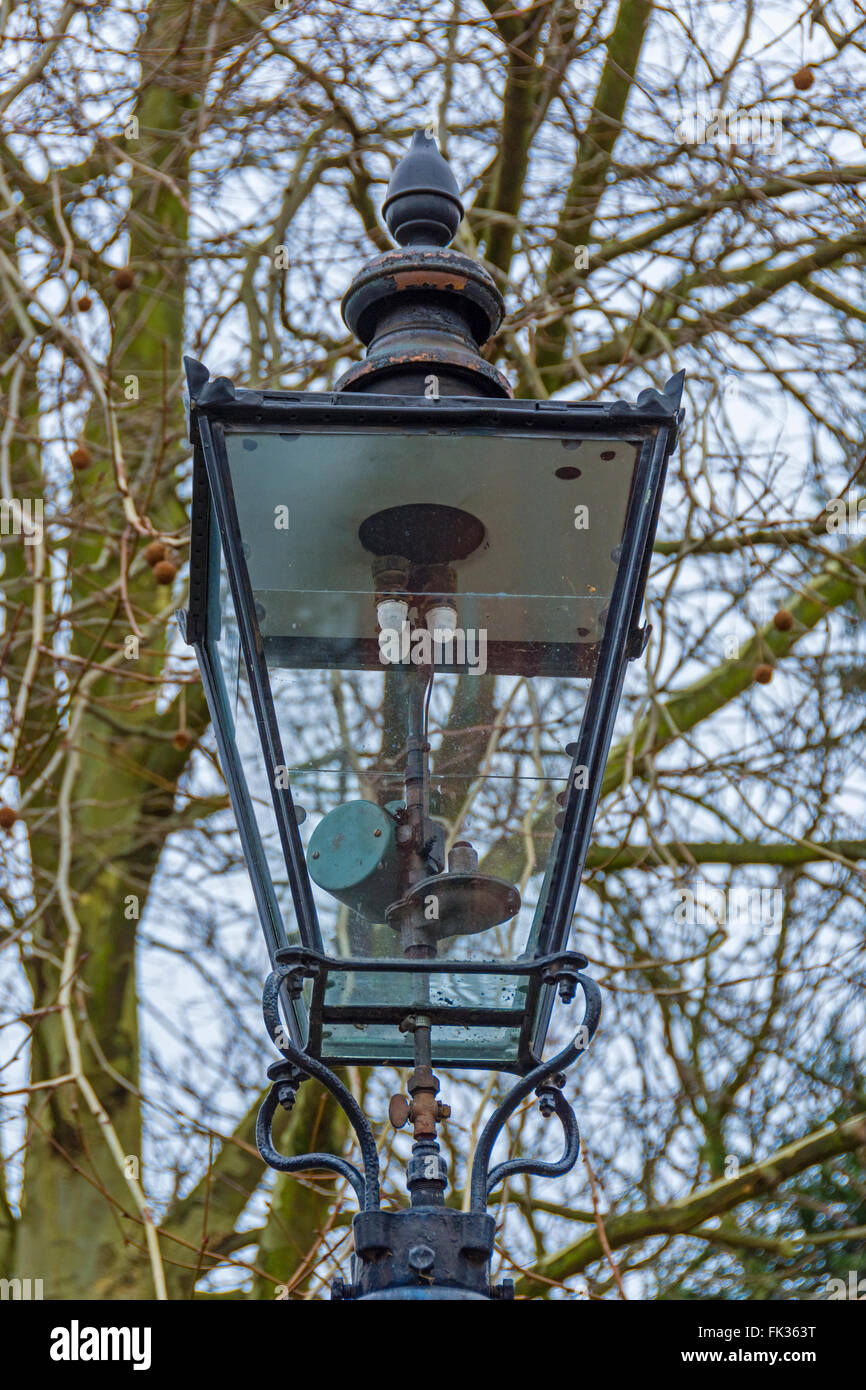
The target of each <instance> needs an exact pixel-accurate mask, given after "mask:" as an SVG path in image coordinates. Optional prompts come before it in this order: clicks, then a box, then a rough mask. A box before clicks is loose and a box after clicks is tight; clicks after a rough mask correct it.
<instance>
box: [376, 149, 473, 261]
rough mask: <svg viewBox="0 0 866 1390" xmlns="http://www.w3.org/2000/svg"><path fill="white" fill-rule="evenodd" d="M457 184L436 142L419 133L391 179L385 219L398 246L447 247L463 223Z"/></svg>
mask: <svg viewBox="0 0 866 1390" xmlns="http://www.w3.org/2000/svg"><path fill="white" fill-rule="evenodd" d="M459 193H460V190H459V188H458V186H457V180H456V179H455V177H454V175H453V173H452V172H451V166H450V165H449V164H448V162H447V160H445V159H443V157H442V155H441V154H440V153H439V147H438V145H437V144H436V141H435V140H433V139H431V138H430V137H429V136H428V135H427V134H426V132H425V131H424V130H416V131H415V134H414V135H413V137H412V144H411V146H410V148H409V152H408V154H406V155H404V156H403V158H402V159H401V160H400V163H399V164H398V165H397V167H396V169H395V170H394V172H393V174H392V175H391V182H390V183H389V184H388V194H387V197H386V198H385V202H384V203H383V205H382V215H383V217H384V218H385V221H386V223H387V224H388V230H389V232H390V233H391V235H392V237H393V238H394V240H395V241H396V242H397V244H398V245H399V246H447V245H448V243H449V242H450V241H451V239H452V237H453V236H454V233H455V232H456V231H457V228H458V227H459V226H460V219H461V218H462V216H463V204H462V203H461V201H460V196H459Z"/></svg>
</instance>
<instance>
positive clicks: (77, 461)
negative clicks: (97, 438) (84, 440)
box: [69, 444, 93, 469]
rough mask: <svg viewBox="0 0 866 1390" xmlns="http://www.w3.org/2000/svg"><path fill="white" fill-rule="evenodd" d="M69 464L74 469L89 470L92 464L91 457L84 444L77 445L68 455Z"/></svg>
mask: <svg viewBox="0 0 866 1390" xmlns="http://www.w3.org/2000/svg"><path fill="white" fill-rule="evenodd" d="M69 462H70V463H71V464H72V467H73V468H75V469H82V468H89V467H90V465H91V464H92V462H93V455H92V454H91V452H90V450H89V449H88V447H87V445H86V444H79V445H78V447H77V449H73V450H72V453H71V454H70V455H69Z"/></svg>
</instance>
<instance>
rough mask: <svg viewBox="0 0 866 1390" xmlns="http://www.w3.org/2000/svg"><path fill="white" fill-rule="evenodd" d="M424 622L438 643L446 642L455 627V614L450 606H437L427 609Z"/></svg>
mask: <svg viewBox="0 0 866 1390" xmlns="http://www.w3.org/2000/svg"><path fill="white" fill-rule="evenodd" d="M425 622H426V624H427V631H428V632H432V634H433V636H434V637H435V639H436V640H437V641H438V642H446V641H447V640H448V638H449V637H450V636H451V634H452V632H453V631H454V629H455V628H456V626H457V613H456V611H455V609H453V608H452V607H451V606H450V604H442V605H441V606H439V605H437V606H436V607H435V608H428V609H427V613H426V615H425Z"/></svg>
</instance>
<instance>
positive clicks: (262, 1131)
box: [256, 974, 379, 1211]
mask: <svg viewBox="0 0 866 1390" xmlns="http://www.w3.org/2000/svg"><path fill="white" fill-rule="evenodd" d="M279 989H280V976H279V975H278V974H271V975H269V976H268V978H267V980H266V981H265V988H264V991H263V993H262V1014H263V1015H264V1020H265V1027H266V1028H267V1030H268V1034H269V1036H270V1037H271V1039H272V1041H273V1043H274V1045H275V1046H276V1047H278V1048H279V1050H280V1052H281V1053H282V1054H283V1057H284V1058H285V1059H286V1062H287V1063H288V1064H289V1066H290V1067H292V1068H294V1071H295V1072H296V1073H300V1074H301V1075H302V1076H303V1077H308V1076H313V1077H315V1079H316V1080H317V1081H320V1082H321V1083H322V1085H323V1086H324V1087H325V1088H326V1089H327V1090H328V1091H330V1093H331V1095H332V1096H333V1097H334V1099H335V1100H336V1102H337V1104H338V1105H339V1106H340V1108H341V1109H342V1110H343V1111H344V1113H345V1115H346V1117H347V1119H348V1121H349V1124H350V1125H351V1126H352V1128H353V1130H354V1131H355V1134H356V1135H357V1138H358V1144H359V1146H360V1149H361V1158H362V1160H363V1164H364V1171H363V1174H362V1173H361V1172H360V1170H359V1169H358V1168H356V1167H355V1165H354V1163H350V1162H349V1161H348V1159H345V1158H337V1157H336V1156H334V1155H333V1154H318V1153H317V1154H301V1155H299V1156H298V1157H297V1158H287V1157H285V1156H284V1155H283V1154H281V1153H279V1151H278V1150H277V1149H275V1148H274V1144H273V1141H272V1139H271V1122H272V1121H273V1118H274V1115H275V1113H276V1109H277V1106H278V1105H279V1104H280V1091H281V1089H282V1087H284V1086H285V1085H286V1084H287V1082H286V1078H285V1077H277V1078H276V1079H275V1081H274V1084H273V1086H272V1087H271V1089H270V1091H269V1092H268V1094H267V1096H266V1097H265V1100H264V1102H263V1103H262V1107H261V1109H260V1110H259V1113H258V1117H257V1119H256V1144H257V1145H258V1150H259V1153H260V1154H261V1156H262V1158H263V1159H264V1160H265V1163H267V1164H269V1166H270V1167H271V1168H276V1169H277V1170H278V1171H279V1172H281V1173H300V1172H306V1171H309V1170H310V1169H312V1168H326V1169H329V1170H330V1171H331V1172H333V1173H339V1174H340V1176H341V1177H344V1178H346V1179H347V1181H348V1182H350V1183H351V1184H352V1187H353V1188H354V1190H355V1193H356V1194H357V1197H358V1202H359V1203H360V1206H361V1210H362V1211H378V1209H379V1154H378V1150H377V1148H376V1140H375V1137H374V1135H373V1130H372V1129H371V1127H370V1122H369V1120H368V1119H367V1117H366V1115H365V1114H364V1112H363V1110H362V1109H361V1107H360V1105H359V1104H358V1102H357V1101H356V1100H355V1097H354V1096H353V1095H352V1093H351V1091H350V1090H348V1088H347V1087H346V1086H344V1085H343V1083H342V1081H341V1080H340V1078H339V1077H338V1076H335V1075H334V1073H333V1072H332V1071H330V1070H329V1069H328V1068H327V1067H326V1066H325V1065H324V1063H323V1062H319V1061H317V1059H316V1058H315V1057H309V1056H307V1054H306V1052H302V1051H301V1049H300V1048H299V1047H295V1045H294V1043H293V1042H292V1041H291V1039H290V1038H288V1037H287V1036H286V1031H285V1029H284V1028H283V1026H282V1023H281V1022H280V1015H279V1009H278V1000H279Z"/></svg>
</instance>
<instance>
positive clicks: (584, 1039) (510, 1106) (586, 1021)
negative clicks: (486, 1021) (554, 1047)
mask: <svg viewBox="0 0 866 1390" xmlns="http://www.w3.org/2000/svg"><path fill="white" fill-rule="evenodd" d="M577 982H578V984H579V985H580V987H581V989H582V990H583V994H584V998H585V1000H586V1011H585V1013H584V1016H583V1022H582V1023H581V1025H580V1027H579V1028H578V1030H577V1032H576V1034H575V1035H574V1037H573V1038H572V1040H571V1042H570V1043H569V1044H568V1046H567V1047H564V1048H563V1049H562V1051H561V1052H558V1053H557V1054H556V1056H555V1057H551V1059H550V1061H549V1062H542V1064H541V1066H539V1067H536V1068H535V1070H534V1071H531V1072H528V1073H527V1075H526V1076H524V1077H523V1078H522V1079H521V1080H520V1081H518V1083H517V1085H516V1086H514V1087H513V1088H512V1089H511V1090H510V1091H509V1092H508V1095H507V1096H506V1097H505V1099H504V1100H503V1101H502V1103H501V1105H498V1106H497V1107H496V1109H495V1110H494V1112H493V1114H492V1115H491V1116H490V1119H489V1120H488V1121H487V1124H486V1125H485V1126H484V1129H483V1130H482V1132H481V1138H480V1139H479V1140H478V1147H477V1148H476V1150H475V1159H474V1161H473V1164H472V1180H471V1196H472V1205H471V1210H472V1211H486V1210H487V1198H488V1196H489V1195H490V1193H491V1192H492V1191H493V1188H494V1187H496V1185H497V1183H499V1182H501V1181H502V1179H503V1178H504V1177H508V1176H510V1175H511V1174H512V1173H529V1174H531V1175H532V1176H534V1177H561V1176H562V1175H563V1174H564V1173H567V1172H569V1170H570V1169H571V1168H573V1167H574V1165H575V1163H576V1162H577V1156H578V1154H579V1152H580V1132H579V1130H578V1127H577V1120H576V1119H575V1117H574V1111H573V1110H572V1108H571V1106H570V1105H569V1103H568V1101H567V1100H566V1099H565V1097H564V1096H563V1094H562V1092H561V1091H560V1090H559V1089H558V1088H557V1087H556V1086H554V1085H547V1086H546V1085H545V1083H546V1082H550V1080H551V1078H552V1077H555V1076H556V1074H557V1073H558V1072H564V1071H567V1069H568V1068H569V1067H570V1066H571V1065H572V1063H573V1062H575V1061H576V1060H577V1058H578V1057H579V1056H580V1055H581V1053H583V1052H585V1051H586V1049H587V1048H588V1047H589V1045H590V1043H591V1042H592V1039H593V1037H594V1036H595V1031H596V1029H597V1028H598V1022H599V1019H600V1018H601V990H600V989H599V987H598V985H597V984H596V983H595V980H590V979H588V978H587V977H586V976H585V975H578V976H577ZM538 1088H541V1089H542V1090H543V1092H544V1094H545V1095H546V1096H548V1097H549V1098H550V1103H551V1105H552V1108H553V1110H554V1111H555V1112H556V1114H557V1116H558V1118H559V1119H560V1121H561V1123H562V1127H563V1130H564V1131H565V1152H564V1153H563V1155H562V1157H561V1158H560V1159H558V1160H557V1162H556V1163H542V1162H541V1161H540V1160H534V1159H521V1158H515V1159H510V1160H509V1161H508V1162H507V1163H500V1164H499V1165H498V1166H497V1167H496V1168H494V1169H493V1171H492V1172H490V1171H489V1168H490V1155H491V1154H492V1152H493V1145H494V1144H495V1143H496V1140H497V1139H498V1138H499V1135H500V1133H501V1131H502V1128H503V1126H504V1125H505V1123H506V1121H507V1120H508V1119H509V1118H510V1117H511V1115H513V1114H514V1111H515V1110H516V1109H517V1107H518V1105H519V1104H520V1102H521V1101H523V1100H525V1099H526V1097H527V1096H528V1095H529V1094H530V1092H531V1091H533V1090H535V1089H538Z"/></svg>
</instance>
